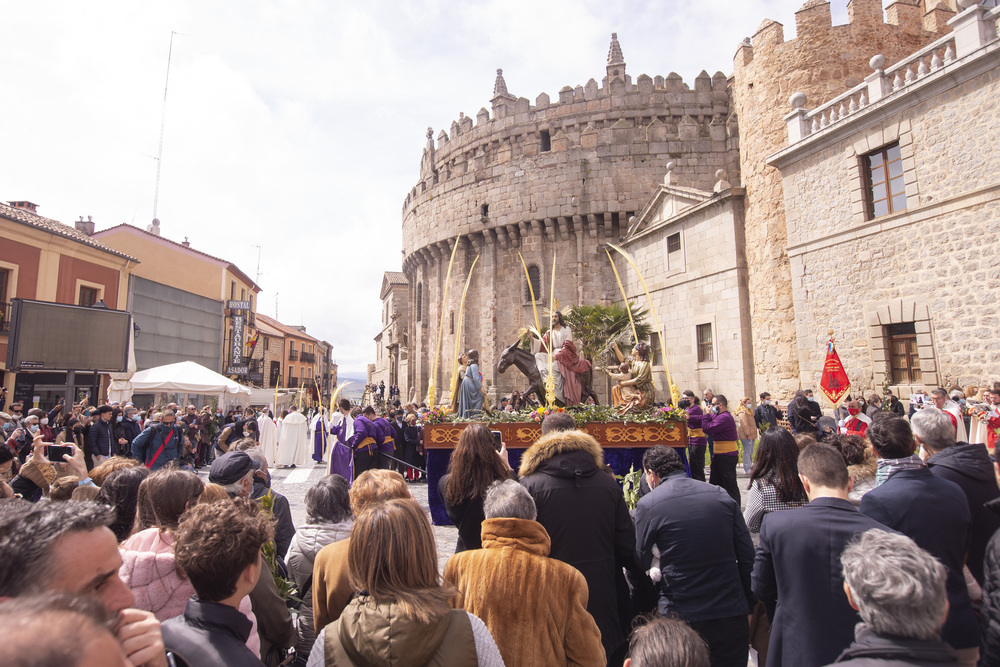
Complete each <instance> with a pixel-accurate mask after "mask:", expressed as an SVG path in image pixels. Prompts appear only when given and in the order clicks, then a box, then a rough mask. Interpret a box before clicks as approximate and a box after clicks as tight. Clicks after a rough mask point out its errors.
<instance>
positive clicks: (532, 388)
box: [497, 341, 600, 406]
mask: <svg viewBox="0 0 1000 667" xmlns="http://www.w3.org/2000/svg"><path fill="white" fill-rule="evenodd" d="M511 366H514V367H516V368H517V370H519V371H521V373H523V374H524V376H525V377H526V378H528V388H527V389H526V390H525V391H524V392H523V393H522V394H521V397H522V398H524V400H528V397H529V396H531V395H532V394H534V395H535V397H536V399H537V400H538V403H539V404H540V405H545V383H544V382H542V375H541V373H539V372H538V366H536V365H535V357H534V355H532V354H530V353H528V352H525V351H524V350H522V349H521V343H520V341H515V343H514V344H513V345H511V346H510V347H507V348H505V349H504V351H503V354H501V355H500V361H499V363H497V371H499V372H500V373H503V372H504V371H506V370H507V369H508V368H510V367H511ZM593 377H594V371H593V367H591V370H589V371H587V372H586V373H581V374H580V386H581V387H582V391H581V392H580V401H581V402H582V403H586V402H587V397H588V396H592V397H593V398H594V404H596V405H600V399H599V398H598V397H597V392H595V391H594V390H593V388H592V387H591V384H592V382H593ZM562 404H563V403H562V401H560V400H559V399H556V405H559V406H561V405H562Z"/></svg>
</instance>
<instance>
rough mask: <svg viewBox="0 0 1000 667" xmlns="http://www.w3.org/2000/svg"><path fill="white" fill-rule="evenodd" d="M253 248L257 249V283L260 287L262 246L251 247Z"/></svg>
mask: <svg viewBox="0 0 1000 667" xmlns="http://www.w3.org/2000/svg"><path fill="white" fill-rule="evenodd" d="M251 247H252V248H257V280H256V281H255V282H256V283H257V284H258V285H260V246H259V245H254V246H251Z"/></svg>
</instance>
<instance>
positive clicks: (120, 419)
mask: <svg viewBox="0 0 1000 667" xmlns="http://www.w3.org/2000/svg"><path fill="white" fill-rule="evenodd" d="M123 419H124V417H122V416H121V415H118V417H117V418H116V419H115V421H116V422H118V423H119V424H121V423H122V420H123Z"/></svg>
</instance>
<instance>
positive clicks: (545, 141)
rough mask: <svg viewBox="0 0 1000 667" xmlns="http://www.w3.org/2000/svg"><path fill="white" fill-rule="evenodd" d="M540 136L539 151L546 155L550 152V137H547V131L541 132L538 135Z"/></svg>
mask: <svg viewBox="0 0 1000 667" xmlns="http://www.w3.org/2000/svg"><path fill="white" fill-rule="evenodd" d="M538 134H539V136H541V144H542V145H541V150H542V152H543V153H547V152H548V151H550V150H552V137H551V136H550V135H549V131H548V130H542V131H541V132H539V133H538Z"/></svg>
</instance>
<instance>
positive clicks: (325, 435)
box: [312, 406, 330, 463]
mask: <svg viewBox="0 0 1000 667" xmlns="http://www.w3.org/2000/svg"><path fill="white" fill-rule="evenodd" d="M329 432H330V430H329V424H328V423H327V421H326V409H325V408H323V407H322V406H321V407H320V409H319V414H318V415H316V419H315V420H314V421H313V455H312V458H313V461H315V462H316V463H322V462H323V454H324V451H323V450H324V449H326V446H327V443H328V440H329Z"/></svg>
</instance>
